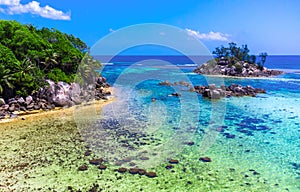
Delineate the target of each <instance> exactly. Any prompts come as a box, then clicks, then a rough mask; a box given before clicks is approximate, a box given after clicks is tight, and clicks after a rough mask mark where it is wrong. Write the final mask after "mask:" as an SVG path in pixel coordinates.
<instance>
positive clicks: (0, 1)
mask: <svg viewBox="0 0 300 192" xmlns="http://www.w3.org/2000/svg"><path fill="white" fill-rule="evenodd" d="M18 4H20V0H0V5H11V6H13V5H18Z"/></svg>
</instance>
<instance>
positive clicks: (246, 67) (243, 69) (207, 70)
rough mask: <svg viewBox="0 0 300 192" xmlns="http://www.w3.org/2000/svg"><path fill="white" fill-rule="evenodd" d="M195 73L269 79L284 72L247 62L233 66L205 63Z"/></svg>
mask: <svg viewBox="0 0 300 192" xmlns="http://www.w3.org/2000/svg"><path fill="white" fill-rule="evenodd" d="M194 72H195V73H198V74H204V75H225V76H236V77H269V76H277V75H280V74H282V73H283V71H278V70H269V69H267V68H265V67H263V68H261V70H260V68H259V67H258V65H256V64H250V63H247V62H245V61H239V62H236V63H235V64H234V65H232V64H225V65H224V64H222V65H220V64H216V63H204V64H203V65H201V66H199V67H197V68H196V69H195V70H194Z"/></svg>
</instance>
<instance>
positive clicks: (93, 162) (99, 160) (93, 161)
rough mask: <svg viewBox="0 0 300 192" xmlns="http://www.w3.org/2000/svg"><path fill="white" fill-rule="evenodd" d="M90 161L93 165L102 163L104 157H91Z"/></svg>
mask: <svg viewBox="0 0 300 192" xmlns="http://www.w3.org/2000/svg"><path fill="white" fill-rule="evenodd" d="M89 162H90V164H92V165H100V164H101V163H102V162H103V159H102V158H99V159H91V160H90V161H89Z"/></svg>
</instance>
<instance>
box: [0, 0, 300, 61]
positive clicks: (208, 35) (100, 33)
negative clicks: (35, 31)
mask: <svg viewBox="0 0 300 192" xmlns="http://www.w3.org/2000/svg"><path fill="white" fill-rule="evenodd" d="M299 7H300V1H297V0H294V1H293V0H285V1H283V0H239V1H238V0H232V1H223V0H210V1H199V0H185V1H182V0H178V1H174V0H151V1H146V0H126V1H120V0H109V1H107V0H86V1H79V0H36V1H32V0H0V18H1V19H5V20H17V21H19V22H21V23H25V24H28V23H32V24H33V25H35V26H37V27H43V26H45V27H49V28H57V29H59V30H61V31H64V32H66V33H72V34H74V35H75V36H77V37H79V38H81V39H83V40H84V41H85V42H86V43H87V44H88V45H89V46H92V45H94V44H95V43H96V42H97V41H98V40H99V39H101V38H103V37H104V36H105V35H108V34H109V33H111V31H114V30H118V29H120V28H123V27H126V26H129V25H134V24H141V23H162V24H169V25H174V26H176V27H179V28H182V29H184V30H186V31H187V33H189V34H190V35H194V36H195V37H197V38H199V39H200V40H201V41H202V42H203V43H204V44H205V45H206V46H207V47H208V48H209V49H210V50H213V49H214V47H216V46H220V45H227V43H228V42H231V41H233V42H236V43H238V45H241V44H248V47H249V48H250V50H251V51H252V54H257V53H260V52H268V54H269V55H300V35H299V34H300V33H299V32H300V11H299Z"/></svg>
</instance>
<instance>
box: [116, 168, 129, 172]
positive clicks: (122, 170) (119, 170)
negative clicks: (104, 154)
mask: <svg viewBox="0 0 300 192" xmlns="http://www.w3.org/2000/svg"><path fill="white" fill-rule="evenodd" d="M126 171H127V169H126V168H125V167H120V168H118V169H117V172H119V173H125V172H126Z"/></svg>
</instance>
